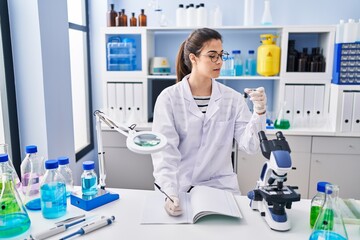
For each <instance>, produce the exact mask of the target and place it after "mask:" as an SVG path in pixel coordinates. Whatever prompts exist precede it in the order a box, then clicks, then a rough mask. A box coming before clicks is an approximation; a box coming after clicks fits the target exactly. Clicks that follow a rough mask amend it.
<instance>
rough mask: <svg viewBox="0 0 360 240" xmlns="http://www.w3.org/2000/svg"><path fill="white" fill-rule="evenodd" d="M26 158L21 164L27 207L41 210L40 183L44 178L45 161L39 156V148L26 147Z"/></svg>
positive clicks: (33, 146)
mask: <svg viewBox="0 0 360 240" xmlns="http://www.w3.org/2000/svg"><path fill="white" fill-rule="evenodd" d="M25 152H26V156H25V158H24V160H23V161H22V162H21V166H20V169H21V182H22V192H23V194H24V203H25V207H26V208H27V209H29V210H40V209H41V204H40V182H41V180H42V178H43V176H44V173H45V169H44V159H43V158H42V157H40V156H38V155H37V147H36V146H35V145H29V146H26V147H25Z"/></svg>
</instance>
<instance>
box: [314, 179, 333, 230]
mask: <svg viewBox="0 0 360 240" xmlns="http://www.w3.org/2000/svg"><path fill="white" fill-rule="evenodd" d="M327 184H330V183H328V182H318V183H317V188H316V189H317V193H316V194H315V196H314V197H313V198H312V199H311V207H310V227H311V228H314V225H315V222H316V219H317V218H318V216H319V213H320V211H321V208H322V207H323V205H324V202H325V187H326V185H327Z"/></svg>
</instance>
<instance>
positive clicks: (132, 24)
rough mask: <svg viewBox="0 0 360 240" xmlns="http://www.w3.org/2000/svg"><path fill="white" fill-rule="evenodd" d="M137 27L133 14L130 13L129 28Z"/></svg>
mask: <svg viewBox="0 0 360 240" xmlns="http://www.w3.org/2000/svg"><path fill="white" fill-rule="evenodd" d="M136 26H137V19H136V17H135V13H134V12H133V13H131V18H130V27H136Z"/></svg>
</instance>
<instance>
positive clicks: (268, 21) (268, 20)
mask: <svg viewBox="0 0 360 240" xmlns="http://www.w3.org/2000/svg"><path fill="white" fill-rule="evenodd" d="M261 24H262V25H272V16H271V10H270V0H264V12H263V15H262V18H261Z"/></svg>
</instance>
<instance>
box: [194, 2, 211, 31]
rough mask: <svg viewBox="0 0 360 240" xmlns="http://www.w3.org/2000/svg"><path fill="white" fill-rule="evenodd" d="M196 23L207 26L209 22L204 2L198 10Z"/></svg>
mask: <svg viewBox="0 0 360 240" xmlns="http://www.w3.org/2000/svg"><path fill="white" fill-rule="evenodd" d="M196 25H197V26H199V27H205V26H207V25H208V23H207V11H206V8H205V4H204V3H200V5H199V7H198V8H197V10H196Z"/></svg>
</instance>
